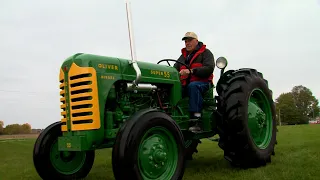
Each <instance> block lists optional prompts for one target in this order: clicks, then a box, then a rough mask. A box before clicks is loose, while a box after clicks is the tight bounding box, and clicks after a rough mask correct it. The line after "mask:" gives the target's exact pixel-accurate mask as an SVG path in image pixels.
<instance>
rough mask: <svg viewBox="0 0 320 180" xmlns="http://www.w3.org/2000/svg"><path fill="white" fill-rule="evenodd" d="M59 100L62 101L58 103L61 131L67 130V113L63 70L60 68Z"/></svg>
mask: <svg viewBox="0 0 320 180" xmlns="http://www.w3.org/2000/svg"><path fill="white" fill-rule="evenodd" d="M59 76H60V78H59V81H60V102H61V103H62V104H61V105H60V108H61V110H62V111H61V116H62V118H61V122H62V126H61V131H67V129H68V128H67V115H66V97H65V80H64V72H63V71H62V69H60V75H59Z"/></svg>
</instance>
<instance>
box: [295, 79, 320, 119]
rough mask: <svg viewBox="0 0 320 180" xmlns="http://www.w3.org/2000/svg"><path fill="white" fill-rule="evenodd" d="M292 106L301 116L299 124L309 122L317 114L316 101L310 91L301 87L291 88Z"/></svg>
mask: <svg viewBox="0 0 320 180" xmlns="http://www.w3.org/2000/svg"><path fill="white" fill-rule="evenodd" d="M292 95H293V99H294V102H295V103H294V104H295V106H296V107H297V110H298V112H299V114H301V115H302V119H301V121H300V123H308V121H309V120H311V119H313V117H316V115H317V114H319V111H320V109H319V107H318V103H319V101H318V99H316V97H315V96H314V95H313V94H312V92H311V90H310V89H308V88H307V87H304V86H302V85H299V86H295V87H293V88H292Z"/></svg>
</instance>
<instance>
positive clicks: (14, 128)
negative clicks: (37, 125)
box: [0, 121, 32, 135]
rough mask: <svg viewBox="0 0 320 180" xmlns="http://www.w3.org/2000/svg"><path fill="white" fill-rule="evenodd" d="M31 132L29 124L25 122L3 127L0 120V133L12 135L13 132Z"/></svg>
mask: <svg viewBox="0 0 320 180" xmlns="http://www.w3.org/2000/svg"><path fill="white" fill-rule="evenodd" d="M31 132H32V129H31V125H30V124H28V123H25V124H22V125H20V124H9V125H7V126H6V127H4V122H3V121H0V135H13V134H30V133H31Z"/></svg>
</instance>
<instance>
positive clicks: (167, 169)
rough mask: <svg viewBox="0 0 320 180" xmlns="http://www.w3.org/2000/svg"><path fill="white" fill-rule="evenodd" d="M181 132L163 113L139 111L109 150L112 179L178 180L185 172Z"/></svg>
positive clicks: (121, 130)
mask: <svg viewBox="0 0 320 180" xmlns="http://www.w3.org/2000/svg"><path fill="white" fill-rule="evenodd" d="M183 142H184V140H183V135H182V132H181V131H180V129H179V127H178V125H177V124H176V123H175V122H174V121H173V120H172V119H171V118H170V117H169V116H168V115H166V114H165V113H162V112H158V111H155V110H142V111H139V112H137V113H136V114H135V115H134V116H132V117H131V118H130V119H129V120H127V121H126V122H125V123H124V124H123V125H122V127H121V129H120V130H119V132H118V134H117V136H116V142H115V144H114V147H113V150H112V166H113V173H114V177H115V179H119V180H122V179H131V180H142V179H144V180H151V179H159V180H168V179H173V180H180V179H182V177H183V174H184V170H185V157H184V156H185V152H184V150H185V149H184V143H183Z"/></svg>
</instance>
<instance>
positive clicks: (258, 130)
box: [248, 89, 273, 149]
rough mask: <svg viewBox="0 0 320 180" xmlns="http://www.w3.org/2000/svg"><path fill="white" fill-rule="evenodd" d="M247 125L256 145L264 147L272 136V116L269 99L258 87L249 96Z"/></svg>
mask: <svg viewBox="0 0 320 180" xmlns="http://www.w3.org/2000/svg"><path fill="white" fill-rule="evenodd" d="M248 127H249V130H250V134H251V137H252V139H253V142H254V143H255V144H256V145H257V147H258V148H260V149H266V148H267V147H268V146H269V144H270V142H271V138H272V131H273V129H272V128H273V118H272V111H271V106H270V103H269V100H268V98H267V97H266V95H265V94H264V92H263V91H262V90H260V89H254V90H253V91H252V93H251V95H250V98H249V102H248Z"/></svg>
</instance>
